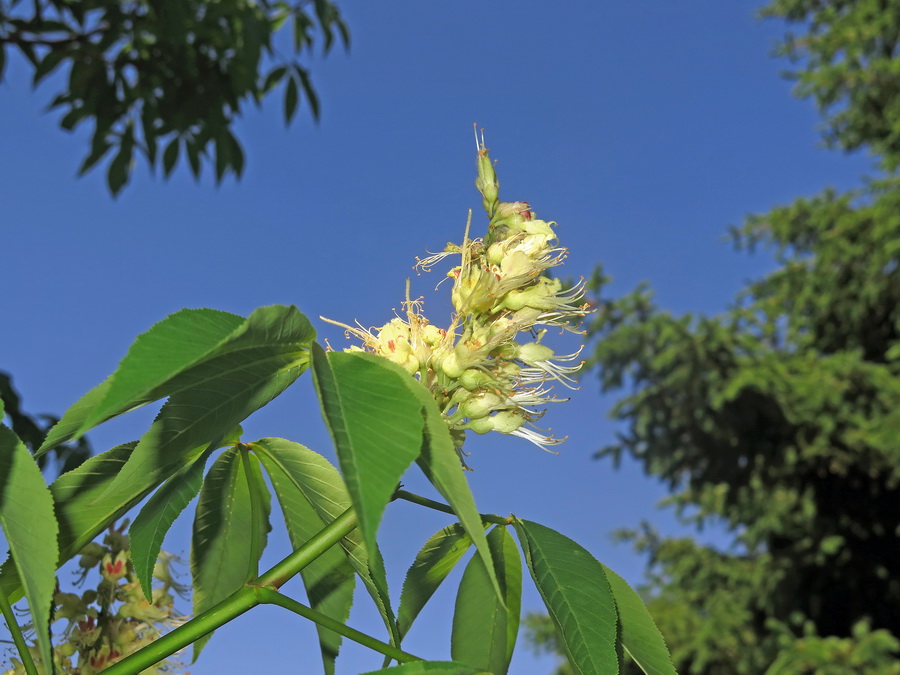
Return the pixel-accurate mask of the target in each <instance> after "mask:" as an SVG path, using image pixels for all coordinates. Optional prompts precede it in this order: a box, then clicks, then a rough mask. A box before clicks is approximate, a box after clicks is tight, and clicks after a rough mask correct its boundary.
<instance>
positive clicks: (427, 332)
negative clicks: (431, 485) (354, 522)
mask: <svg viewBox="0 0 900 675" xmlns="http://www.w3.org/2000/svg"><path fill="white" fill-rule="evenodd" d="M476 140H477V139H476ZM477 147H478V178H477V179H476V181H475V185H476V187H477V188H478V190H479V192H481V194H482V197H483V204H484V208H485V211H486V212H487V215H488V217H489V223H488V234H487V236H485V237H484V238H483V239H469V224H467V226H466V233H465V237H464V240H463V243H462V245H460V246H457V245H454V244H448V245H447V247H446V249H445V250H444V251H443V252H441V253H438V254H436V255H432V256H429V257H428V258H425V259H423V260H419V261H418V263H417V265H416V268H418V269H422V270H430V268H431V267H432V266H434V265H435V264H436V263H438V262H440V261H442V260H443V259H444V258H447V257H451V256H458V257H459V259H460V261H459V264H458V265H457V266H456V267H454V268H453V269H452V270H450V272H448V276H449V277H450V278H452V280H453V289H452V291H451V300H452V302H453V307H454V309H455V310H456V312H455V314H454V315H453V317H452V320H451V322H450V325H449V327H447V328H446V329H443V328H438V327H437V326H435V325H434V324H431V323H429V321H428V319H426V318H425V316H424V315H423V314H422V311H421V310H422V302H421V300H410V299H409V290H408V284H407V298H406V302H405V303H404V309H405V317H396V318H394V319H392V320H391V321H389V322H388V323H386V324H385V325H384V326H381V327H380V328H372V329H365V328H363V327H362V326H357V327H353V326H347V325H346V324H337V325H340V326H342V327H344V328H346V329H347V332H348V336H349V335H353V336H355V337H357V338H359V339H360V340H362V342H363V346H362V347H351V348H350V349H349V350H347V351H353V350H360V349H362V350H365V351H368V352H371V353H374V354H380V355H381V356H384V357H386V358H388V359H390V360H391V361H393V362H395V363H398V364H399V365H400V366H402V367H403V368H404V369H405V370H406V371H407V372H409V373H410V374H411V375H414V376H415V377H416V378H417V379H418V380H419V381H420V382H421V383H422V384H423V385H425V386H426V387H427V388H428V389H429V390H430V391H431V393H432V394H433V395H434V397H435V399H436V400H437V402H438V405H439V406H440V408H441V411H442V412H443V414H444V416H445V418H446V419H447V422H448V424H449V425H450V428H451V431H452V432H453V434H454V439H455V442H456V446H457V450H459V451H460V455H461V456H462V444H463V441H464V439H465V432H466V430H472V431H474V432H476V433H479V434H484V433H487V432H489V431H499V432H500V433H504V434H512V435H514V436H520V437H522V438H525V439H527V440H529V441H531V442H532V443H535V444H536V445H538V446H539V447H541V448H543V449H545V450H546V449H548V448H549V447H551V446H554V445H557V444H559V443H561V442H562V441H563V440H565V439H564V438H563V439H560V438H555V437H553V436H551V435H547V434H546V433H543V432H542V431H541V430H539V429H538V428H537V427H535V426H534V423H535V422H536V421H537V420H539V419H540V418H541V417H542V416H543V414H544V412H545V410H544V409H542V408H541V406H543V405H544V404H547V403H558V402H562V401H565V400H568V399H561V398H557V397H556V396H554V395H553V394H552V392H551V390H552V388H553V387H552V384H553V383H554V382H555V383H559V384H561V385H563V386H565V387H568V388H570V389H574V388H575V387H574V382H573V380H572V379H571V377H570V376H571V375H572V374H573V373H574V372H575V371H577V370H578V369H579V368H580V367H581V364H582V363H583V362H581V361H579V360H578V357H579V355H580V354H581V349H578V351H576V352H574V353H572V354H566V355H562V356H559V355H556V354H555V353H554V351H553V350H552V349H551V348H550V347H548V346H547V345H545V344H543V343H542V340H543V338H544V335H545V333H546V332H547V328H546V327H557V328H560V329H563V330H568V331H571V332H575V333H578V334H583V333H582V332H581V331H578V330H577V329H576V325H577V324H578V323H580V321H581V319H582V317H584V316H585V315H586V314H588V313H590V312H591V311H592V310H590V309H589V307H588V305H587V304H586V303H583V302H582V300H583V296H584V282H583V280H582V281H581V282H579V283H578V284H576V285H575V286H574V287H572V288H568V289H567V288H564V287H563V284H562V282H561V281H560V280H559V279H551V278H549V277H548V276H546V274H545V271H546V270H547V269H549V268H551V267H556V266H558V265H561V264H562V263H563V260H564V259H565V257H566V253H567V251H566V249H565V248H562V247H560V246H559V245H558V241H557V238H556V233H555V232H554V231H553V226H554V225H555V223H552V222H547V221H544V220H538V219H537V218H535V215H534V212H533V211H532V210H531V207H530V205H529V204H528V203H526V202H501V201H499V199H498V190H499V183H498V181H497V175H496V173H495V171H494V166H493V163H492V162H491V160H490V158H489V157H488V151H487V148H485V146H484V138H483V137H482V139H481V140H480V141H479V142H478V143H477ZM470 222H471V214H470ZM325 320H326V321H328V319H325ZM331 323H337V322H334V321H331ZM538 327H542V328H538ZM520 333H525V334H527V335H529V336H530V338H531V339H530V341H529V342H525V343H523V344H520V343H519V342H517V340H516V337H517V336H518V335H519V334H520ZM563 364H572V365H563Z"/></svg>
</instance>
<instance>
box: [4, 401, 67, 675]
mask: <svg viewBox="0 0 900 675" xmlns="http://www.w3.org/2000/svg"><path fill="white" fill-rule="evenodd" d="M0 419H2V411H0ZM0 526H2V528H3V533H4V535H5V536H6V543H7V545H8V546H9V552H10V556H11V557H12V561H13V564H14V565H15V568H16V570H17V572H18V576H19V578H20V579H21V580H22V582H23V587H24V591H25V597H26V598H27V600H28V607H29V609H30V610H31V616H32V619H33V620H34V627H35V634H36V636H37V642H38V648H39V649H40V655H41V662H42V663H43V664H49V663H52V662H53V656H52V653H53V645H52V644H51V642H50V610H51V605H52V603H53V591H54V589H55V588H56V561H57V558H58V557H59V550H58V548H57V534H58V532H59V528H58V526H57V523H56V518H55V517H54V514H53V498H52V497H51V495H50V491H49V490H48V489H47V485H46V483H44V477H43V476H42V475H41V471H40V469H38V466H37V464H35V462H34V459H33V458H32V456H31V453H30V452H28V448H26V447H25V444H24V443H23V442H22V441H21V440H20V439H19V437H18V436H16V434H15V433H13V432H12V431H11V430H10V429H9V428H7V427H6V426H5V425H2V424H0Z"/></svg>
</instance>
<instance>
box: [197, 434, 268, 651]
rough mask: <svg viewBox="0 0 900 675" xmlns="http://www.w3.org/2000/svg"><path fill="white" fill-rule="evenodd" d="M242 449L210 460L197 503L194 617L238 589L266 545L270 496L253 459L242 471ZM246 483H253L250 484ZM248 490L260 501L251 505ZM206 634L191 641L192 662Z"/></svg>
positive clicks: (206, 637)
mask: <svg viewBox="0 0 900 675" xmlns="http://www.w3.org/2000/svg"><path fill="white" fill-rule="evenodd" d="M242 452H246V450H244V449H243V448H242V447H240V446H238V447H234V448H229V449H228V450H226V451H225V452H223V453H222V455H221V456H220V457H219V458H218V459H217V460H216V461H215V462H214V463H213V465H212V468H210V470H209V474H208V475H207V476H206V480H205V481H204V482H203V487H202V488H201V490H200V499H199V501H198V502H197V512H196V515H195V517H194V531H193V536H192V538H191V577H192V580H193V582H192V583H193V587H194V596H193V600H194V614H195V615H198V614H201V613H202V612H205V611H206V610H207V609H209V608H210V607H212V606H213V605H215V604H216V603H218V602H220V601H222V600H224V599H225V598H226V597H228V596H229V595H231V594H232V593H234V592H235V591H236V590H238V589H239V588H240V587H241V586H242V585H243V583H244V582H245V581H247V580H248V579H249V578H250V577H251V576H254V574H253V572H254V570H255V569H256V565H257V564H258V562H259V555H260V554H261V553H262V550H263V549H264V548H265V546H266V539H267V537H268V530H269V527H268V516H269V512H270V504H269V502H270V496H269V492H268V490H267V489H266V487H265V483H264V482H263V481H262V475H261V473H260V471H259V463H258V460H257V459H256V457H254V456H251V457H250V460H251V465H252V466H253V468H254V470H253V471H251V473H250V474H249V475H248V473H247V471H246V470H245V468H244V462H243V461H241V456H240V455H241V453H242ZM251 481H253V482H254V485H253V487H252V488H251ZM251 489H253V490H257V491H259V492H260V493H261V494H262V495H263V497H264V498H263V499H262V500H261V501H260V502H259V503H257V504H256V508H254V500H253V499H252V498H251V494H250V492H251ZM210 637H211V634H209V635H205V636H204V637H202V638H200V639H199V640H197V641H196V642H195V643H194V658H193V660H194V661H196V660H197V657H198V656H199V655H200V651H201V650H202V649H203V647H204V646H205V645H206V643H207V642H208V641H209V638H210Z"/></svg>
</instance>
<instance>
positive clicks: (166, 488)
mask: <svg viewBox="0 0 900 675" xmlns="http://www.w3.org/2000/svg"><path fill="white" fill-rule="evenodd" d="M205 459H206V457H205V453H204V455H201V456H200V457H199V458H198V459H196V460H195V461H193V462H191V463H190V464H188V465H187V466H185V467H183V468H182V469H180V470H179V471H178V472H177V473H175V475H173V476H172V477H171V478H169V479H168V480H167V481H166V482H165V483H164V484H163V485H162V487H160V488H159V490H157V491H156V492H155V493H154V494H153V496H152V497H150V499H149V500H147V503H146V504H144V506H143V507H141V510H140V512H139V513H138V515H137V517H135V519H134V522H133V523H132V524H131V528H130V529H129V531H128V539H129V541H130V543H131V562H132V564H133V565H134V571H135V574H136V575H137V578H138V580H139V581H140V582H141V588H143V589H144V595H145V596H146V597H147V599H148V600H151V599H152V587H151V579H152V577H153V568H154V566H155V565H156V559H157V558H158V557H159V551H160V548H161V547H162V543H163V539H165V536H166V533H167V532H168V531H169V528H170V527H172V523H174V522H175V519H176V518H177V517H178V516H179V515H180V514H181V512H182V511H184V509H185V507H186V506H187V505H188V504H190V502H191V500H192V499H193V498H194V497H196V496H197V493H198V492H199V491H200V486H201V485H202V484H203V470H204V468H205V467H206V461H205Z"/></svg>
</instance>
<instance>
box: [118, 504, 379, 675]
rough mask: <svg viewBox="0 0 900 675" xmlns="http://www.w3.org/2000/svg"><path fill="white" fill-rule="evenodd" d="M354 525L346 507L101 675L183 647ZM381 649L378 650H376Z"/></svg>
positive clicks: (141, 665) (143, 665)
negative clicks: (256, 572)
mask: <svg viewBox="0 0 900 675" xmlns="http://www.w3.org/2000/svg"><path fill="white" fill-rule="evenodd" d="M355 527H356V514H355V513H354V512H353V509H347V510H346V511H344V512H343V513H342V514H341V515H339V516H338V517H337V518H335V519H334V520H333V521H332V522H331V523H329V524H328V525H326V526H325V527H324V528H322V529H321V530H320V531H319V532H318V533H316V535H315V536H313V537H312V538H310V540H309V541H307V542H306V543H305V544H304V545H303V546H301V547H300V548H298V549H297V550H296V551H294V552H293V553H291V554H290V555H289V556H287V557H286V558H285V559H284V560H282V561H281V562H279V563H278V564H277V565H275V566H274V567H273V568H272V569H270V570H269V571H268V572H265V573H263V574H262V576H260V577H259V578H258V579H256V580H254V581H252V582H247V583H246V584H244V585H243V586H242V587H241V588H239V589H238V590H237V591H235V592H234V593H232V594H231V595H229V596H228V597H227V598H225V599H224V600H222V601H221V602H220V603H218V604H216V605H213V606H212V607H210V608H209V609H208V610H206V611H205V612H203V613H202V614H200V615H199V616H195V617H194V618H193V619H191V620H190V621H188V622H187V623H186V624H184V625H183V626H180V627H178V628H176V629H175V630H173V631H172V632H171V633H169V634H168V635H164V636H163V637H161V638H160V639H159V640H156V641H155V642H152V643H150V644H149V645H147V646H146V647H144V648H143V649H140V650H138V651H136V652H135V653H134V654H131V655H129V656H127V657H125V658H124V659H122V660H121V661H119V662H118V663H115V664H113V665H112V666H110V667H109V668H107V669H106V670H104V671H103V673H104V675H134V673H140V672H141V671H142V670H145V669H147V668H149V667H151V666H152V665H154V664H156V663H159V662H160V661H162V660H163V659H166V658H168V657H169V656H171V655H172V654H174V653H175V652H177V651H179V650H181V649H184V648H185V647H187V646H188V645H189V644H191V643H192V642H194V641H196V640H198V639H200V638H201V637H203V636H204V635H207V634H208V633H212V632H213V631H214V630H215V629H216V628H219V627H220V626H223V625H224V624H226V623H228V622H229V621H231V620H232V619H234V618H236V617H238V616H240V615H241V614H243V613H244V612H246V611H247V610H249V609H252V608H253V607H256V606H257V605H258V604H260V602H261V599H260V597H259V591H260V588H259V587H260V586H265V587H268V588H270V589H272V590H275V589H277V588H279V587H280V586H281V585H282V584H284V583H285V582H287V581H288V580H289V579H290V578H291V577H293V576H295V575H297V574H298V573H299V572H300V570H302V569H303V568H304V567H306V566H307V565H309V564H310V563H311V562H312V561H313V560H315V559H316V558H318V557H319V556H320V555H322V553H324V552H325V551H327V550H328V549H329V548H331V547H332V546H334V545H335V544H336V543H338V542H339V541H340V540H341V539H343V538H344V537H345V536H346V535H348V534H349V533H350V532H352V531H353V528H355ZM379 651H380V650H379Z"/></svg>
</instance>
